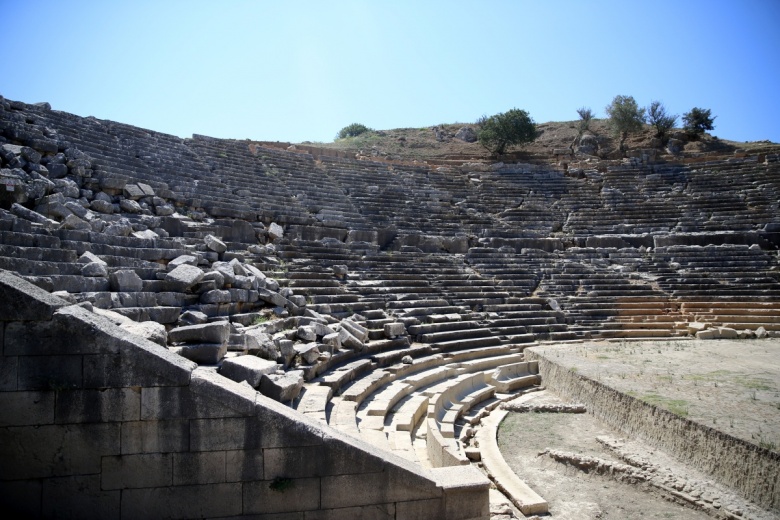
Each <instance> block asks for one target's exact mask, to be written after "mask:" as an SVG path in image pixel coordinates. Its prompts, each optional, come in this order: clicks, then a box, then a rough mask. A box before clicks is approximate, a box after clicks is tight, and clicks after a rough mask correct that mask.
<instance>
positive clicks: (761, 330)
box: [755, 327, 767, 339]
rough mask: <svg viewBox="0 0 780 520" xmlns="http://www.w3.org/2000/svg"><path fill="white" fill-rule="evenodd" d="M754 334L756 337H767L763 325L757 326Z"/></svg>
mask: <svg viewBox="0 0 780 520" xmlns="http://www.w3.org/2000/svg"><path fill="white" fill-rule="evenodd" d="M755 334H756V338H757V339H764V338H765V337H767V332H766V329H765V328H764V327H759V328H757V329H756V332H755Z"/></svg>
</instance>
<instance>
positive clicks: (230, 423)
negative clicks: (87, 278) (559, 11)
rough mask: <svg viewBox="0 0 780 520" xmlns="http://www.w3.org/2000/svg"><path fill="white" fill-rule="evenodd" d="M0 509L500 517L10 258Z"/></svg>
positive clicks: (1, 381) (452, 479)
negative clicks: (31, 278)
mask: <svg viewBox="0 0 780 520" xmlns="http://www.w3.org/2000/svg"><path fill="white" fill-rule="evenodd" d="M0 345H2V352H1V354H2V355H0V510H3V511H12V512H14V513H15V514H17V515H19V516H22V517H25V518H41V517H42V518H53V517H57V518H79V519H85V518H100V519H123V518H124V519H136V518H247V515H263V516H252V518H258V519H259V518H264V519H270V518H272V517H273V518H284V519H289V520H293V519H296V520H311V519H328V518H340V519H341V518H368V519H371V518H397V519H401V518H451V519H477V518H479V519H486V518H488V516H489V506H488V486H489V482H488V480H487V479H486V478H485V477H484V476H483V475H482V474H481V473H480V472H479V471H478V470H477V469H476V468H473V467H470V466H463V467H457V468H443V469H433V470H423V469H421V468H419V467H417V466H415V465H413V464H411V463H409V462H407V461H405V460H403V459H401V458H398V457H396V456H394V455H392V454H390V453H385V452H378V450H376V449H375V448H372V447H370V446H368V445H366V444H363V443H361V442H360V441H358V440H355V439H353V438H351V437H348V436H346V435H344V434H341V433H339V432H337V431H335V430H333V429H330V428H328V427H327V426H324V425H322V424H320V423H318V422H314V421H313V420H310V419H308V418H306V417H304V416H303V415H301V414H299V413H297V412H295V411H294V410H291V409H290V408H287V407H285V406H284V405H282V404H280V403H277V402H276V401H272V400H269V399H267V398H265V397H264V396H262V395H260V394H258V393H257V392H255V391H254V390H253V389H252V388H250V387H249V386H248V385H242V384H239V383H235V382H233V381H230V380H227V379H225V378H223V377H222V376H220V375H218V374H217V373H216V372H215V371H214V370H212V369H208V368H203V367H201V368H198V367H197V365H195V364H194V363H192V362H190V361H188V360H186V359H184V358H182V357H179V356H178V355H176V354H173V353H171V352H169V351H168V350H167V349H166V348H164V347H161V346H159V345H156V344H154V343H151V342H149V341H146V340H144V339H141V338H136V337H134V336H131V335H128V334H127V333H126V332H125V331H123V330H121V329H119V328H117V327H115V326H114V325H113V324H112V323H110V322H108V321H107V320H105V319H103V318H102V317H100V316H97V315H95V314H93V313H92V312H90V311H89V310H87V309H85V308H82V307H79V306H69V305H68V304H67V303H66V302H64V301H62V300H60V299H58V298H55V297H53V296H51V295H50V294H49V293H47V292H45V291H43V290H41V289H39V288H37V287H35V286H34V285H32V284H30V283H28V282H26V281H24V280H22V279H20V278H17V277H15V276H13V275H11V274H10V273H8V272H6V271H0Z"/></svg>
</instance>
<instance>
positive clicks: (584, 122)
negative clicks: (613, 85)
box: [577, 107, 594, 137]
mask: <svg viewBox="0 0 780 520" xmlns="http://www.w3.org/2000/svg"><path fill="white" fill-rule="evenodd" d="M577 114H578V115H579V116H580V124H579V125H578V126H577V134H578V135H577V137H582V134H584V133H585V132H586V131H587V130H588V129H589V128H590V122H591V121H592V120H593V116H594V114H593V111H592V110H591V109H590V108H588V107H582V108H578V109H577Z"/></svg>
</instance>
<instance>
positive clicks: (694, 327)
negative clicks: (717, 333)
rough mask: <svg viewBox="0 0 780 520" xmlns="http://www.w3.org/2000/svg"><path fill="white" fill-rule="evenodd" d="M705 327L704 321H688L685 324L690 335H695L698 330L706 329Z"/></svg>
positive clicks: (706, 325)
mask: <svg viewBox="0 0 780 520" xmlns="http://www.w3.org/2000/svg"><path fill="white" fill-rule="evenodd" d="M707 327H708V324H706V323H701V322H697V321H691V322H688V325H687V330H688V334H690V335H691V336H695V335H696V334H697V333H698V332H701V331H703V330H706V329H707Z"/></svg>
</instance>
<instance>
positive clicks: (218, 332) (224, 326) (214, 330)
mask: <svg viewBox="0 0 780 520" xmlns="http://www.w3.org/2000/svg"><path fill="white" fill-rule="evenodd" d="M229 337H230V323H228V322H226V321H217V322H213V323H203V324H200V325H185V326H184V327H177V328H175V329H171V330H170V331H169V332H168V341H169V342H171V343H226V342H227V340H228V338H229Z"/></svg>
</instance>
